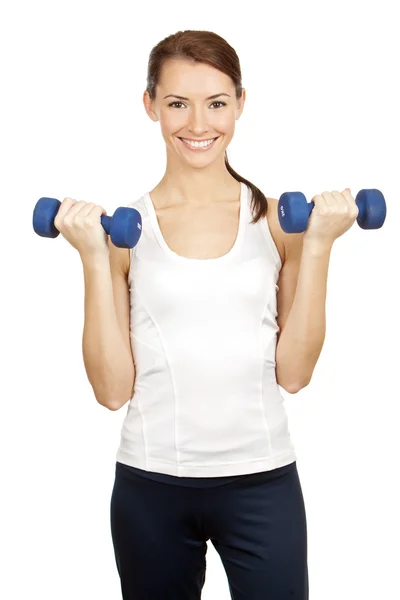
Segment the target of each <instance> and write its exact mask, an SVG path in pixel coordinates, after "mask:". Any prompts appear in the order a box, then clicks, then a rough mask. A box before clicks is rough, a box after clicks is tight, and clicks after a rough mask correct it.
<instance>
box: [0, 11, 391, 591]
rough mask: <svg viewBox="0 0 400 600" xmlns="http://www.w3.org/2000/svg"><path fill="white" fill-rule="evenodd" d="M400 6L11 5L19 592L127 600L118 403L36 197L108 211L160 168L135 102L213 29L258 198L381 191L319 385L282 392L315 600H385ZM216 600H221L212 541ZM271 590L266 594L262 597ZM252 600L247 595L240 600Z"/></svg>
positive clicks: (348, 248)
mask: <svg viewBox="0 0 400 600" xmlns="http://www.w3.org/2000/svg"><path fill="white" fill-rule="evenodd" d="M396 11H397V7H396V3H395V2H391V1H389V0H380V1H379V2H366V1H365V0H364V1H363V2H361V1H354V0H353V1H349V0H346V1H342V0H336V1H335V2H323V1H318V2H317V1H310V0H309V1H307V2H294V1H293V2H284V1H281V2H276V1H274V2H272V1H270V2H262V3H261V2H260V3H257V2H251V1H247V2H231V1H230V2H229V3H228V2H211V3H209V2H185V3H179V2H178V3H177V2H171V3H165V2H162V3H160V4H157V3H154V2H151V3H150V2H148V3H142V2H140V3H138V4H136V2H133V1H131V2H128V1H116V0H113V2H111V1H109V2H99V1H97V2H94V1H93V2H89V1H84V0H79V2H78V1H76V0H68V2H67V1H65V2H64V1H62V2H60V1H59V2H57V1H54V0H53V1H44V0H36V1H35V2H28V1H25V2H22V1H16V0H13V1H12V2H11V1H9V2H2V4H1V9H0V51H1V80H0V81H1V86H2V92H1V96H0V101H1V111H0V118H1V141H0V143H1V156H0V159H1V163H0V164H1V177H0V186H1V203H2V233H1V276H2V277H1V279H2V294H1V312H0V315H1V344H2V347H1V354H2V363H1V364H2V366H3V369H2V375H1V380H2V393H1V396H2V418H1V431H0V440H1V448H0V450H1V454H0V455H1V461H2V462H1V475H2V487H3V492H2V494H1V532H2V533H1V551H2V559H1V565H2V573H3V574H2V577H1V582H0V595H1V596H2V597H3V598H7V600H16V599H18V600H19V599H21V598H40V599H41V600H47V599H49V600H50V599H51V600H54V599H55V598H56V599H57V600H64V599H65V600H67V599H68V600H71V598H74V600H88V599H94V598H95V599H96V600H111V599H113V600H114V599H116V600H117V599H118V598H120V597H121V595H120V583H119V577H118V573H117V569H116V565H115V561H114V554H113V547H112V540H111V533H110V524H109V507H110V497H111V492H112V486H113V482H114V469H115V454H116V450H117V447H118V444H119V434H120V428H121V425H122V421H123V418H124V416H125V413H126V409H127V405H125V407H123V408H122V409H121V410H120V411H117V412H110V411H109V410H107V409H105V408H103V407H102V406H100V405H99V404H98V403H97V402H96V399H95V397H94V394H93V391H92V388H91V386H90V384H89V382H88V380H87V378H86V374H85V370H84V365H83V359H82V352H81V343H82V332H83V315H84V312H83V311H84V294H83V292H84V288H83V271H82V265H81V261H80V258H79V254H78V253H77V251H76V250H75V249H74V248H73V247H72V246H71V245H70V244H68V242H67V241H66V240H65V239H63V238H62V236H61V235H60V236H59V237H58V238H57V239H56V240H51V239H45V238H41V237H39V236H37V235H36V234H35V233H34V232H33V228H32V212H33V208H34V205H35V203H36V201H37V200H38V199H39V198H40V197H41V196H53V197H56V198H59V199H60V200H62V199H63V198H64V197H65V196H71V197H72V198H75V199H84V200H85V201H87V202H95V203H98V204H101V205H102V206H104V207H105V208H106V210H107V213H108V214H109V215H112V214H113V212H114V211H115V209H116V208H117V207H118V206H121V205H126V204H127V203H128V202H130V201H131V200H133V199H136V198H138V197H139V196H141V195H142V194H143V193H144V192H145V191H147V190H150V189H151V188H152V187H154V186H155V185H156V184H157V183H158V182H159V180H160V179H161V177H162V176H163V174H164V169H165V145H164V141H163V139H162V136H161V133H160V130H159V123H154V122H153V121H151V120H150V119H149V118H148V116H147V115H146V113H145V110H144V107H143V103H142V95H143V91H144V89H145V86H146V72H147V60H148V56H149V53H150V51H151V49H152V47H153V46H154V45H156V44H157V43H158V42H159V41H160V40H161V39H163V38H164V37H166V36H167V35H169V34H171V33H175V32H177V31H178V30H183V29H207V30H211V31H214V32H216V33H218V34H219V35H221V36H222V37H224V38H225V39H226V40H227V41H228V42H229V43H230V44H231V45H232V46H233V47H234V48H235V50H236V51H237V53H238V55H239V58H240V61H241V68H242V80H243V86H244V87H245V88H246V91H247V101H246V105H245V109H244V112H243V114H242V116H241V118H240V119H239V121H237V123H236V132H235V136H234V139H233V140H232V142H231V144H230V146H229V148H228V156H229V160H230V163H231V165H232V167H233V168H234V169H235V170H236V171H237V172H238V173H240V174H242V175H243V176H244V177H246V178H247V179H249V180H250V181H252V182H254V183H255V184H256V185H257V186H258V187H259V188H261V189H262V190H263V192H264V193H265V195H266V196H273V197H276V198H279V196H280V195H281V194H282V193H283V192H285V191H295V190H300V191H302V192H303V193H304V194H305V195H306V196H307V198H308V199H311V197H312V196H313V195H315V194H317V193H322V192H323V191H325V190H329V191H332V190H339V191H341V190H343V189H344V188H345V187H350V189H351V191H352V194H353V196H355V195H356V194H357V192H358V191H359V190H360V189H362V188H378V189H380V190H381V191H382V192H383V194H384V196H385V198H386V201H387V219H386V222H385V224H384V226H383V228H382V229H380V230H375V231H364V230H362V229H360V228H359V227H358V225H357V223H355V224H354V226H353V227H352V228H351V229H350V230H349V231H348V232H347V233H346V234H345V235H344V236H342V237H341V238H339V239H338V240H337V241H336V242H335V244H334V247H333V250H332V254H331V262H330V267H329V278H328V297H327V332H326V340H325V345H324V348H323V350H322V354H321V356H320V359H319V361H318V364H317V366H316V369H315V371H314V375H313V378H312V381H311V383H310V385H309V386H308V387H306V388H304V389H303V390H301V392H300V393H298V394H295V395H289V394H287V393H286V392H284V391H283V390H282V393H283V394H284V396H285V406H286V410H287V413H288V417H289V426H290V432H291V436H292V440H293V443H294V446H295V450H296V453H297V457H298V460H297V466H298V471H299V475H300V479H301V484H302V489H303V494H304V499H305V504H306V510H307V521H308V545H309V549H308V563H309V577H310V598H311V600H337V599H338V598H340V599H341V600H353V599H354V598H363V600H368V599H371V600H372V599H374V600H375V599H376V598H394V597H396V595H397V594H398V564H399V553H398V552H399V550H398V548H399V543H398V539H399V536H400V524H399V505H400V496H399V489H400V488H399V486H398V485H397V484H398V478H399V458H400V453H399V449H398V423H399V401H400V394H399V376H398V373H399V364H398V363H399V333H400V331H399V329H400V328H399V316H398V314H399V300H400V298H399V291H398V290H399V285H398V278H399V268H398V264H399V246H398V239H399V235H398V233H396V232H397V226H398V222H399V219H400V211H399V190H398V187H397V186H398V182H397V181H396V177H397V176H398V166H399V135H400V126H399V106H400V97H399V86H398V74H399V71H398V60H397V59H396V58H395V57H396V56H399V52H400V42H399V36H398V31H399V18H398V16H397V17H396ZM202 597H203V598H204V599H205V600H211V599H217V600H228V599H229V598H230V596H229V590H228V582H227V579H226V576H225V572H224V570H223V566H222V563H221V561H220V558H219V556H218V554H217V553H216V551H215V550H214V548H213V546H212V544H211V543H209V544H208V552H207V577H206V583H205V586H204V588H203V596H202ZM266 597H267V595H266ZM249 600H251V599H249Z"/></svg>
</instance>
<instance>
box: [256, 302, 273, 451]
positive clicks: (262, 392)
mask: <svg viewBox="0 0 400 600" xmlns="http://www.w3.org/2000/svg"><path fill="white" fill-rule="evenodd" d="M268 300H269V298H267V300H266V301H265V303H264V308H263V311H262V314H261V321H260V324H259V330H258V340H259V348H260V357H261V394H260V404H261V410H262V415H263V420H264V427H265V429H266V432H267V439H268V450H269V454H270V456H271V454H272V443H271V432H270V429H269V427H268V420H267V417H266V415H265V405H264V402H263V400H264V369H265V361H264V348H263V346H262V335H261V334H262V330H263V326H264V325H263V323H264V317H265V312H266V310H267V306H268Z"/></svg>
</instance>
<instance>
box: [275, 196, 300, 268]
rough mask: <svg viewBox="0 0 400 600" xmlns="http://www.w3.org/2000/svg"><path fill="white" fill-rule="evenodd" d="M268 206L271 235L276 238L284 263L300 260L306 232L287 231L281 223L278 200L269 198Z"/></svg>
mask: <svg viewBox="0 0 400 600" xmlns="http://www.w3.org/2000/svg"><path fill="white" fill-rule="evenodd" d="M267 202H268V208H267V215H266V218H267V220H268V226H269V229H270V232H271V235H272V237H273V239H274V242H275V244H276V247H277V249H278V252H279V255H280V257H281V260H282V265H283V264H284V263H285V262H286V261H287V260H290V261H293V260H294V261H296V260H300V258H301V252H302V248H303V236H304V233H285V232H284V231H283V229H282V227H281V225H280V223H279V217H278V202H279V201H278V200H277V198H267Z"/></svg>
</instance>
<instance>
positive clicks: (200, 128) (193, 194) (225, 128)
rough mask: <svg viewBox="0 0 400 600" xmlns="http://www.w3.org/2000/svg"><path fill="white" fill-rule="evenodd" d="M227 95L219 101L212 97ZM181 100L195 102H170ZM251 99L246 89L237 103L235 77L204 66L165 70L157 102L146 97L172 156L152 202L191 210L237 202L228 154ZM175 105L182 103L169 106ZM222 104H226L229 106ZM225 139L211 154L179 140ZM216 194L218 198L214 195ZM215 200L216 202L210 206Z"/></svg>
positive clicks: (175, 63)
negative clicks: (232, 198)
mask: <svg viewBox="0 0 400 600" xmlns="http://www.w3.org/2000/svg"><path fill="white" fill-rule="evenodd" d="M218 93H224V94H228V96H219V97H218V98H216V99H214V100H206V98H207V97H209V96H211V95H214V94H218ZM169 94H179V95H180V96H185V97H187V98H189V100H188V101H183V100H179V99H178V98H166V99H164V96H167V95H169ZM245 99H246V91H245V90H244V89H243V93H242V96H241V98H239V99H236V96H235V87H234V85H233V83H232V80H231V79H230V77H228V76H227V75H225V74H224V73H221V72H220V71H218V70H217V69H215V68H213V67H211V66H209V65H205V64H202V63H190V62H188V61H185V60H169V61H168V62H167V63H165V64H164V67H163V71H162V76H161V81H160V85H159V86H158V87H157V94H156V99H155V100H150V97H149V94H148V92H147V91H145V92H144V94H143V103H144V107H145V110H146V112H147V114H148V116H149V117H150V119H151V120H152V121H155V122H159V123H160V128H161V134H162V136H163V138H164V141H165V145H166V151H167V165H166V171H165V174H164V177H163V178H162V179H161V181H160V183H159V184H158V185H157V186H156V188H155V189H154V190H153V191H152V192H151V194H152V198H160V199H161V198H162V204H163V205H169V204H171V203H172V199H173V202H174V204H182V205H183V204H185V205H191V206H198V205H199V204H202V205H204V204H205V203H214V202H219V201H221V200H223V199H226V197H227V196H228V195H229V194H231V196H232V195H233V196H235V195H236V193H237V191H238V189H239V188H238V186H239V185H240V184H239V182H238V181H237V180H236V179H234V177H232V175H231V174H230V173H229V171H228V170H227V169H226V166H225V161H224V152H225V150H226V148H227V147H228V146H229V144H230V142H231V140H232V138H233V135H234V133H235V124H236V121H237V120H238V119H239V118H240V116H241V114H242V112H243V108H244V103H245ZM171 102H177V103H178V104H175V105H173V106H169V104H170V103H171ZM219 102H225V103H226V106H223V105H222V104H220V103H219ZM217 136H220V138H219V139H218V140H217V142H216V144H215V145H214V148H212V149H211V150H210V151H208V152H204V153H202V152H191V151H190V150H188V149H187V148H186V147H185V146H184V144H183V143H182V142H181V141H180V140H179V139H178V137H184V138H187V139H195V140H205V139H210V138H213V137H217ZM210 190H212V194H210ZM207 198H210V200H207Z"/></svg>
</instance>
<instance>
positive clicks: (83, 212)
mask: <svg viewBox="0 0 400 600" xmlns="http://www.w3.org/2000/svg"><path fill="white" fill-rule="evenodd" d="M95 208H96V204H95V203H94V202H85V204H84V205H82V208H81V209H80V211H79V216H80V217H86V216H87V215H89V214H90V213H91V212H92V211H93V210H94V209H95Z"/></svg>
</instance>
